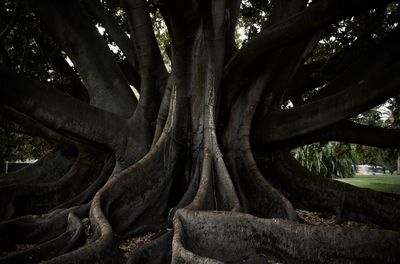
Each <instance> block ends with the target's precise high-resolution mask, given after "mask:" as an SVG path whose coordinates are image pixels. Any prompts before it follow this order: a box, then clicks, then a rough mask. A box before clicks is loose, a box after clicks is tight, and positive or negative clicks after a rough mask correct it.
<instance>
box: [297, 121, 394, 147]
mask: <svg viewBox="0 0 400 264" xmlns="http://www.w3.org/2000/svg"><path fill="white" fill-rule="evenodd" d="M320 141H342V142H349V143H355V144H360V145H366V146H374V147H380V148H400V129H390V128H382V127H374V126H367V125H360V124H357V123H354V122H350V121H345V122H341V123H338V124H334V125H332V126H330V127H327V128H324V129H320V130H317V131H315V132H313V133H310V134H307V135H305V136H304V137H300V138H297V139H294V140H293V143H292V144H291V146H290V147H291V148H292V147H297V146H301V145H306V144H311V143H314V142H320Z"/></svg>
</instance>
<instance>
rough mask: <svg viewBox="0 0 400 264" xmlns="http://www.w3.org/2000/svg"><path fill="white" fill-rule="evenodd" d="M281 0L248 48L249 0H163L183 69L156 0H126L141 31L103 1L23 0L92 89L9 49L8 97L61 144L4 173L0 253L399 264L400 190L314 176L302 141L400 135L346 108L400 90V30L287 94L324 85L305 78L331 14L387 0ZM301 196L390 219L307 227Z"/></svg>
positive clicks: (356, 214)
mask: <svg viewBox="0 0 400 264" xmlns="http://www.w3.org/2000/svg"><path fill="white" fill-rule="evenodd" d="M150 2H151V1H150ZM274 2H275V4H273V7H272V10H271V14H270V19H269V21H268V23H267V24H266V25H265V27H264V28H263V30H262V31H261V32H260V33H259V34H258V35H256V36H255V37H253V38H252V39H251V40H249V41H248V42H247V43H245V44H244V45H243V47H241V49H238V50H237V49H236V47H235V45H234V43H235V39H234V32H235V26H236V24H237V20H238V16H239V7H240V1H225V0H221V1H195V0H189V1H186V0H185V1H179V0H176V1H175V0H173V1H165V2H164V1H160V2H158V1H154V3H153V2H152V3H151V4H152V5H155V6H156V7H157V8H158V9H159V10H160V12H161V14H162V16H163V19H164V20H165V22H166V25H167V27H168V33H169V37H170V44H171V62H172V70H171V72H170V73H169V72H167V70H166V67H165V66H164V62H163V60H162V57H161V53H160V50H159V48H158V46H157V41H156V37H155V35H154V32H153V28H152V24H151V23H152V22H151V17H150V15H149V11H150V7H149V2H148V1H145V0H123V1H122V3H121V6H120V7H119V8H121V10H123V11H124V12H123V13H124V15H125V16H126V18H127V19H126V21H127V23H128V25H129V29H130V35H129V37H128V36H127V35H126V33H125V32H124V31H123V29H122V28H120V27H119V25H118V23H117V22H116V21H115V20H114V18H113V17H112V16H110V13H109V12H110V10H109V9H108V8H106V7H105V6H103V5H102V3H100V2H99V3H97V2H93V1H90V0H82V1H78V0H71V1H62V0H45V1H39V2H38V1H33V0H30V1H27V6H28V7H29V8H30V10H32V12H33V13H34V15H35V17H36V18H37V19H38V20H39V21H40V28H41V30H40V32H42V34H46V36H47V37H49V38H51V39H53V40H54V41H55V43H56V45H54V47H53V48H55V49H58V50H57V51H58V52H61V51H63V52H65V53H66V54H67V55H68V57H69V58H70V59H71V60H72V62H73V64H74V70H71V69H67V70H66V69H65V65H63V66H62V67H58V68H57V65H60V64H59V60H58V63H57V60H56V59H55V57H54V56H53V57H51V58H53V60H51V59H50V61H52V63H53V64H56V65H55V66H53V67H54V68H55V69H61V70H59V71H60V72H62V73H64V74H66V75H68V78H70V79H71V80H73V81H71V82H70V83H69V84H68V85H73V86H74V87H75V88H76V89H80V90H79V91H81V92H79V93H77V94H78V95H76V96H75V97H73V96H70V95H67V94H66V93H65V92H63V91H59V90H56V89H53V87H50V86H49V85H47V84H45V83H41V82H38V81H34V80H32V79H29V78H27V77H25V76H23V75H22V74H20V73H16V72H15V71H14V70H12V69H10V68H9V67H6V66H4V65H0V83H1V89H0V91H1V110H2V111H1V113H2V114H4V115H5V116H6V117H8V118H9V119H12V120H14V121H16V122H18V123H20V124H21V125H22V126H25V127H26V128H27V129H31V130H33V131H34V132H35V134H36V135H39V136H41V137H44V138H46V139H48V140H49V141H51V142H52V143H53V144H54V145H55V146H56V147H55V148H54V149H53V150H52V151H51V152H50V153H48V154H47V155H46V156H44V157H43V158H42V159H41V160H39V161H38V162H37V163H35V164H34V165H33V166H30V167H27V168H24V169H23V170H21V171H17V172H14V173H9V174H7V175H0V219H1V222H0V234H1V236H0V263H39V262H44V263H52V264H54V263H170V262H172V263H225V262H226V263H267V262H268V263H270V262H271V261H275V262H278V263H378V262H379V263H397V262H398V260H399V259H400V251H399V245H400V233H399V231H398V230H399V229H400V222H399V221H398V220H399V218H400V199H399V197H398V196H396V195H387V194H385V193H379V192H375V191H372V190H366V189H360V188H356V187H351V186H349V185H346V184H342V183H339V182H335V181H331V180H329V179H325V178H322V177H321V176H319V175H313V174H311V173H310V172H309V171H307V170H306V169H305V168H303V167H302V166H301V165H300V164H299V163H298V162H297V161H296V160H295V159H294V157H293V156H292V154H291V153H290V151H289V148H290V147H294V146H299V145H302V144H307V143H310V142H315V141H320V140H335V139H338V140H343V141H347V142H353V141H356V142H357V143H363V144H364V142H365V143H367V144H372V145H376V146H387V145H390V143H392V144H394V145H396V146H393V147H399V146H400V143H399V142H398V136H399V135H400V134H399V132H398V131H397V130H393V131H387V130H385V129H378V128H369V127H361V126H359V125H356V124H353V123H350V122H349V121H346V120H348V119H349V118H351V117H352V116H355V115H357V114H359V113H361V112H362V111H365V110H367V109H369V108H371V107H373V106H375V105H377V104H379V103H381V102H382V100H385V99H387V98H388V97H390V96H393V95H395V94H398V93H399V91H400V77H399V75H398V71H399V70H400V52H399V51H400V49H399V48H398V47H400V45H399V44H400V43H399V42H400V41H399V40H400V37H399V30H398V28H395V29H393V30H392V31H391V32H390V33H388V35H387V36H386V37H385V38H384V39H383V40H382V41H381V42H379V43H378V44H374V45H372V46H371V47H369V48H368V49H367V50H366V51H365V52H364V55H362V56H359V57H357V59H354V61H353V62H352V63H350V65H346V66H347V67H344V66H343V67H344V68H345V69H344V70H343V71H340V72H338V73H336V72H334V73H335V76H333V77H332V78H328V80H324V81H323V83H322V85H321V84H320V87H322V86H323V88H322V89H319V90H318V92H317V94H316V95H315V96H313V97H310V98H309V99H308V100H305V101H302V102H301V103H299V104H298V105H295V106H294V107H293V108H292V109H290V110H283V109H281V106H282V105H283V104H284V101H285V100H288V99H292V100H293V102H295V96H296V93H298V92H299V90H301V89H303V90H304V91H311V90H314V89H315V88H317V87H318V86H315V85H312V82H306V81H304V82H303V83H301V82H300V81H298V80H305V79H307V78H309V77H310V76H311V75H312V73H308V71H310V70H311V69H313V70H315V71H318V70H320V69H319V68H315V67H314V68H311V67H310V64H308V63H306V62H307V59H308V58H309V57H310V55H311V52H312V51H313V49H314V47H315V45H316V44H317V43H318V41H319V40H320V39H321V38H322V36H323V33H324V32H325V28H326V27H327V26H329V25H330V24H331V23H336V22H337V21H340V20H342V19H344V18H348V17H352V16H355V15H358V14H362V13H365V12H369V11H370V10H372V9H375V8H382V7H385V6H386V5H387V4H388V3H389V2H390V1H377V0H376V1H375V0H371V1H361V0H347V1H338V0H320V1H313V3H312V4H310V5H308V4H307V3H308V1H291V0H289V1H274ZM91 15H93V18H92V17H91ZM93 19H94V20H95V21H96V22H93ZM95 23H101V24H102V26H103V27H105V29H106V30H107V32H108V34H109V36H110V37H111V38H112V39H113V41H114V42H115V43H116V45H118V46H119V47H120V49H121V51H122V52H123V54H124V55H125V57H126V60H125V61H124V64H122V63H121V64H118V63H117V62H116V61H115V59H114V57H113V54H112V53H111V51H110V50H109V49H108V48H107V43H106V42H105V41H104V39H102V38H101V36H100V35H99V34H98V32H97V30H96V27H95ZM47 34H48V35H47ZM38 37H39V36H38ZM38 43H39V44H40V42H38ZM42 45H45V44H42ZM57 54H58V55H59V53H57ZM126 64H127V65H128V66H127V67H125V66H126ZM123 65H125V66H124V67H121V66H123ZM62 69H64V70H62ZM75 70H76V71H77V72H78V73H79V76H78V75H76V73H75ZM74 74H75V75H74ZM301 74H306V75H304V76H299V75H301ZM130 84H133V85H135V88H137V90H138V91H140V98H139V100H138V102H137V101H136V99H135V97H134V96H133V93H132V92H131V89H130V86H129V85H130ZM302 84H307V85H310V84H311V86H307V85H305V87H302ZM83 88H85V89H86V91H82V89H83ZM83 95H85V96H83ZM297 95H298V94H297ZM291 96H293V97H291ZM87 97H89V98H90V99H87ZM338 127H339V128H341V129H342V130H340V131H338V130H337V128H338ZM357 131H364V132H365V135H364V134H363V136H362V137H356V136H355V135H356V133H357ZM339 132H340V133H339ZM374 133H375V134H378V133H381V135H387V137H386V136H383V137H379V136H378V135H374V136H373V134H374ZM388 137H390V138H393V140H389V139H388ZM389 141H390V142H389ZM398 170H399V168H398ZM298 209H305V210H309V211H318V212H324V213H332V214H336V213H337V214H338V216H339V215H340V216H341V217H344V218H345V219H347V220H353V221H358V222H361V223H366V224H374V225H378V226H380V229H378V228H376V226H375V227H374V228H370V229H367V230H366V229H365V228H357V227H353V228H351V229H348V228H344V227H342V226H339V225H336V226H315V225H310V224H307V223H305V222H304V220H303V219H302V218H301V217H299V215H298ZM85 228H86V233H85V231H84V230H85ZM149 232H150V233H156V235H155V236H153V238H152V240H151V241H150V242H148V243H147V244H144V245H141V246H139V247H138V248H136V249H135V250H134V251H133V252H131V253H130V255H129V256H125V255H123V254H122V252H121V245H122V244H123V243H125V241H127V240H129V239H132V238H135V237H140V236H142V235H145V234H148V233H149ZM21 245H25V248H24V247H22V246H21ZM1 252H2V253H1Z"/></svg>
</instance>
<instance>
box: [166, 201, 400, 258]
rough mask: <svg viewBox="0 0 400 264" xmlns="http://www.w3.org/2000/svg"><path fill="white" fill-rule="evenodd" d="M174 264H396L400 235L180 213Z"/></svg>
mask: <svg viewBox="0 0 400 264" xmlns="http://www.w3.org/2000/svg"><path fill="white" fill-rule="evenodd" d="M174 229H175V233H174V239H173V256H172V263H225V262H232V263H236V262H237V263H244V262H246V261H250V260H255V259H257V260H260V261H261V260H263V262H261V263H267V261H268V260H277V259H278V260H284V261H285V262H289V263H343V262H347V261H349V262H351V263H396V262H397V261H398V259H399V257H400V251H399V250H398V245H399V243H400V235H399V233H398V232H395V231H388V230H374V229H372V230H365V229H345V228H341V227H332V228H330V227H329V228H327V227H322V226H309V225H304V224H299V223H296V222H292V221H288V220H284V219H262V218H257V217H254V216H251V215H248V214H243V213H238V212H211V211H191V210H187V209H181V210H178V211H177V213H176V217H175V219H174Z"/></svg>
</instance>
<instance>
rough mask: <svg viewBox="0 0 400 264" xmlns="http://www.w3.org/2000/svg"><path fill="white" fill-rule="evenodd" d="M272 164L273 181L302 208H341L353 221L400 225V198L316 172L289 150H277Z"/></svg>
mask: <svg viewBox="0 0 400 264" xmlns="http://www.w3.org/2000/svg"><path fill="white" fill-rule="evenodd" d="M272 167H273V168H274V169H275V174H276V177H277V178H276V179H274V181H276V182H277V183H278V184H279V185H281V187H282V188H283V189H284V190H285V192H287V193H288V194H289V195H290V197H291V199H292V200H293V202H296V203H297V204H298V205H299V206H301V207H304V208H307V209H309V210H329V211H331V212H333V213H335V212H338V211H339V212H340V214H341V215H343V216H344V217H346V218H348V219H350V220H355V221H360V222H365V223H374V224H378V225H380V226H384V227H387V228H391V229H399V228H400V222H399V219H400V200H399V199H397V198H396V197H394V196H389V195H386V194H383V193H379V192H376V191H373V190H369V189H363V188H357V187H354V186H351V185H349V184H345V183H342V182H338V181H334V180H330V179H327V178H324V177H321V176H318V175H314V174H312V173H310V172H309V171H308V170H306V169H305V168H304V167H302V166H301V165H300V164H299V163H298V161H297V160H296V159H295V158H294V157H293V156H292V155H291V154H290V152H289V151H278V152H276V154H275V155H274V161H273V165H272ZM273 174H274V173H273Z"/></svg>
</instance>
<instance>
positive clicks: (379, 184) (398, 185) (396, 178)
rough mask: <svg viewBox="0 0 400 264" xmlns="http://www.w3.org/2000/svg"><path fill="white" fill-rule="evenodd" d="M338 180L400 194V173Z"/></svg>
mask: <svg viewBox="0 0 400 264" xmlns="http://www.w3.org/2000/svg"><path fill="white" fill-rule="evenodd" d="M336 180H338V181H341V182H345V183H348V184H351V185H355V186H357V187H361V188H369V189H372V190H375V191H380V192H390V193H398V194H400V175H368V176H356V177H354V178H346V179H336Z"/></svg>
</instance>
